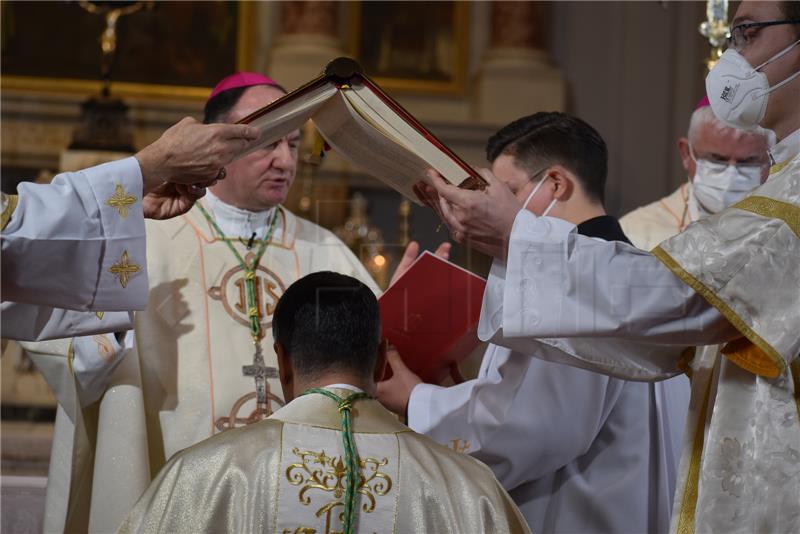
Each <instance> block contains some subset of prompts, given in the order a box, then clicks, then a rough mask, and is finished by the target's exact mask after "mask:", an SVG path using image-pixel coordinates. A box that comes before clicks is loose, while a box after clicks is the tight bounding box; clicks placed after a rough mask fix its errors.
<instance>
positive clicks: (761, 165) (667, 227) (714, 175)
mask: <svg viewBox="0 0 800 534" xmlns="http://www.w3.org/2000/svg"><path fill="white" fill-rule="evenodd" d="M773 138H774V134H773V133H772V132H770V131H769V130H765V129H763V128H757V129H756V130H742V129H741V128H732V127H730V126H726V125H725V124H724V123H722V122H721V121H720V120H719V119H717V118H716V117H715V116H714V112H713V111H711V107H710V106H709V103H708V99H707V98H705V97H704V98H703V100H701V101H700V103H699V104H698V107H697V109H695V111H694V113H692V116H691V119H690V121H689V130H688V132H687V135H686V137H681V138H680V139H678V150H679V152H680V156H681V163H682V164H683V168H684V169H685V170H686V177H687V180H686V182H684V183H683V184H682V185H681V186H680V187H679V188H678V189H677V190H675V192H673V193H672V194H670V195H669V196H666V197H664V198H662V199H660V200H657V201H656V202H653V203H651V204H648V205H646V206H642V207H641V208H637V209H635V210H633V211H632V212H630V213H628V214H627V215H625V216H623V217H622V218H620V220H619V223H620V224H621V225H622V229H623V230H624V231H625V234H626V235H627V236H628V237H629V238H630V240H631V242H632V243H633V244H634V245H636V246H637V247H639V248H640V249H642V250H652V249H653V247H655V246H656V245H658V244H659V243H661V242H662V241H664V240H665V239H668V238H670V237H672V236H674V235H675V234H677V233H679V232H681V231H683V230H684V229H685V228H686V227H687V226H688V225H689V224H690V223H692V222H694V221H697V220H699V219H701V218H703V217H708V216H709V215H713V214H714V213H717V212H719V211H722V210H723V209H724V208H726V207H728V206H730V205H732V204H735V203H736V202H738V201H740V200H742V199H743V198H744V197H746V196H747V195H748V194H749V193H750V192H751V191H752V190H753V189H755V188H756V187H758V186H760V185H761V184H762V183H764V181H765V180H766V179H767V175H768V174H769V155H768V152H767V151H768V149H769V147H770V146H771V145H772V144H774V141H773Z"/></svg>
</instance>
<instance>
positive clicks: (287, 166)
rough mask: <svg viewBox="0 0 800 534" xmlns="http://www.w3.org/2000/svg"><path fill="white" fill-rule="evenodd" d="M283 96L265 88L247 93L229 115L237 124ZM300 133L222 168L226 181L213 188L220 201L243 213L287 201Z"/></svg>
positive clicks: (267, 87)
mask: <svg viewBox="0 0 800 534" xmlns="http://www.w3.org/2000/svg"><path fill="white" fill-rule="evenodd" d="M283 95H284V92H283V91H281V90H280V89H277V88H275V87H270V86H268V85H256V86H254V87H250V88H249V89H247V90H246V91H245V92H244V93H243V94H242V96H241V98H240V99H239V101H238V102H237V103H236V105H235V106H234V107H233V108H232V109H231V111H230V112H229V114H228V122H236V121H238V120H239V119H242V118H244V117H246V116H247V115H249V114H250V113H252V112H254V111H256V110H258V109H260V108H262V107H264V106H266V105H267V104H269V103H270V102H272V101H273V100H276V99H278V98H280V97H282V96H283ZM299 146H300V131H299V130H295V131H293V132H291V133H290V134H288V135H286V136H285V137H284V138H282V139H281V140H280V141H278V142H276V143H273V144H272V145H269V146H265V147H262V148H259V149H258V150H256V151H254V152H251V153H250V154H248V155H246V156H244V157H243V158H240V159H238V160H236V161H234V162H233V163H231V164H229V165H228V166H227V167H225V169H226V171H227V177H226V178H225V179H224V180H222V181H221V182H219V183H218V184H217V185H216V186H214V189H213V191H214V193H215V194H216V195H217V196H218V197H220V198H221V199H222V200H223V201H225V202H227V203H229V204H233V205H234V206H236V207H238V208H242V209H248V210H252V211H261V210H265V209H269V208H271V207H273V206H277V205H278V204H281V203H282V202H284V201H285V200H286V195H288V194H289V187H291V185H292V182H293V181H294V177H295V173H296V172H297V155H298V148H299Z"/></svg>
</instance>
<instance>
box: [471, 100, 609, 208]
mask: <svg viewBox="0 0 800 534" xmlns="http://www.w3.org/2000/svg"><path fill="white" fill-rule="evenodd" d="M501 154H506V155H509V156H512V157H513V158H514V163H515V164H516V165H517V166H519V167H520V168H523V169H525V170H526V171H528V172H530V173H531V174H533V173H535V172H537V171H540V170H542V168H543V167H548V166H551V165H556V164H558V165H562V166H564V167H565V168H567V169H569V170H570V171H571V172H572V173H574V174H575V176H577V178H578V180H580V182H581V185H582V186H583V189H584V190H585V191H586V195H587V196H588V197H589V198H590V199H591V200H593V201H595V202H599V203H602V202H603V200H604V198H605V187H606V175H607V173H608V150H607V148H606V143H605V141H603V138H602V137H601V136H600V134H599V133H597V130H595V129H594V128H592V127H591V126H589V125H588V124H587V123H585V122H584V121H582V120H580V119H578V118H577V117H572V116H571V115H567V114H566V113H559V112H555V111H553V112H540V113H534V114H533V115H529V116H527V117H523V118H521V119H517V120H515V121H514V122H512V123H511V124H508V125H506V126H504V127H502V128H500V130H498V131H497V133H495V134H494V135H493V136H492V137H490V138H489V142H488V143H487V144H486V158H487V159H488V160H489V161H490V162H492V163H494V160H495V159H497V157H498V156H500V155H501Z"/></svg>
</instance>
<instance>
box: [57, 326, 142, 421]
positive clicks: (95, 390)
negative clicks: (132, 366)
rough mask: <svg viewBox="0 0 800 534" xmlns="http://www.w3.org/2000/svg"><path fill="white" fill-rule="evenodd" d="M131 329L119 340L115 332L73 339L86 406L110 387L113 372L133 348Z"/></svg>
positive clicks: (74, 362) (78, 377)
mask: <svg viewBox="0 0 800 534" xmlns="http://www.w3.org/2000/svg"><path fill="white" fill-rule="evenodd" d="M135 337H136V336H135V335H134V333H133V331H132V330H130V331H128V332H125V333H124V334H122V335H121V339H119V340H118V339H117V336H116V335H115V334H99V335H95V336H85V337H79V338H75V340H74V341H73V349H72V350H73V360H72V370H73V372H74V373H75V378H76V379H77V380H78V383H79V384H80V386H81V387H80V392H81V395H80V400H81V404H82V405H83V406H88V405H90V404H92V403H93V402H95V401H97V400H98V399H99V398H100V397H102V395H103V393H105V391H106V389H108V384H109V381H110V379H111V375H112V374H113V373H114V371H115V370H116V368H117V367H118V366H119V363H120V362H121V361H122V359H123V357H124V356H125V354H126V353H127V351H129V350H130V349H131V348H133V344H134V339H135Z"/></svg>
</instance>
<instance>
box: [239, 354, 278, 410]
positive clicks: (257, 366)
mask: <svg viewBox="0 0 800 534" xmlns="http://www.w3.org/2000/svg"><path fill="white" fill-rule="evenodd" d="M255 347H256V350H255V353H254V354H253V363H252V364H251V365H243V366H242V374H243V375H244V376H252V377H253V378H254V379H255V381H256V402H257V403H258V409H259V410H261V409H263V410H264V413H269V411H268V410H269V407H268V405H267V403H268V402H269V401H268V397H269V395H268V391H267V388H268V386H267V378H278V370H277V369H275V368H274V367H267V366H266V365H265V364H264V356H263V354H261V343H259V342H256V343H255Z"/></svg>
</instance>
